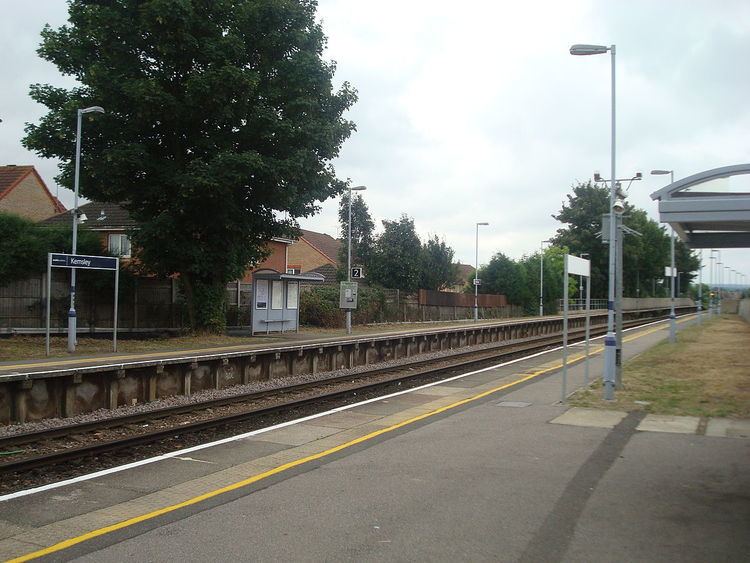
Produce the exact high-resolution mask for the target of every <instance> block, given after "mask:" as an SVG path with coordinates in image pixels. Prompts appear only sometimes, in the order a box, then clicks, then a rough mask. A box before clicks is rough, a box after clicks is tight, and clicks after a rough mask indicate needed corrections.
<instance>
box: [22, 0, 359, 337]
mask: <svg viewBox="0 0 750 563" xmlns="http://www.w3.org/2000/svg"><path fill="white" fill-rule="evenodd" d="M316 7H317V2H316V1H315V0H297V1H291V0H213V1H211V2H202V1H199V0H147V1H143V0H113V1H112V2H90V1H87V0H71V1H70V2H69V21H70V23H69V25H65V26H63V27H61V28H59V29H51V28H49V27H47V28H45V29H44V31H43V32H42V39H43V40H42V45H41V47H40V49H39V54H40V55H41V57H42V58H44V59H46V60H47V61H50V62H52V63H53V64H55V65H56V66H57V67H58V68H59V70H60V71H61V72H62V73H63V74H65V75H69V76H72V77H74V78H75V79H77V80H78V82H79V83H80V85H79V86H78V87H76V88H73V89H69V90H68V89H63V88H56V87H53V86H50V85H39V84H36V85H33V86H32V87H31V96H32V98H33V99H34V100H35V101H37V102H39V103H41V104H43V105H45V106H46V107H47V108H48V113H47V114H46V115H45V116H44V117H43V118H42V119H41V121H40V122H39V123H38V124H36V125H33V124H31V125H28V126H27V136H26V138H25V139H24V144H25V145H26V147H28V148H30V149H33V150H35V151H37V152H38V153H39V154H41V155H42V156H45V157H57V158H59V159H60V160H61V161H62V164H61V174H60V176H59V177H58V181H59V182H60V183H61V184H62V185H64V186H67V187H72V184H73V182H72V178H73V166H74V151H75V148H74V147H75V139H74V132H75V121H76V110H77V109H78V108H84V107H87V106H92V105H100V106H103V107H104V108H105V110H106V114H104V115H96V116H95V117H91V118H90V119H86V120H85V123H84V126H83V129H84V131H83V136H82V141H83V161H82V181H81V189H82V193H83V194H84V195H85V196H87V197H89V198H91V199H96V200H99V201H108V202H116V203H120V204H121V205H123V206H124V207H125V208H126V209H127V210H128V211H129V212H130V213H131V215H132V217H133V218H134V219H135V220H136V221H137V222H138V224H139V229H138V231H137V232H136V233H135V237H134V238H135V241H134V242H135V243H136V244H137V246H138V247H139V248H140V252H139V254H138V258H139V260H141V261H142V262H143V264H144V265H145V266H146V267H147V268H148V269H149V270H150V271H152V272H153V273H156V274H161V275H172V274H179V276H180V280H181V282H182V283H183V286H184V289H185V294H186V296H187V297H188V305H189V307H188V309H189V311H190V320H191V322H192V324H193V326H194V327H195V328H198V329H202V330H213V331H216V330H221V329H222V328H223V325H224V316H223V314H222V307H223V305H224V286H225V284H226V282H227V281H230V280H232V279H236V278H238V277H239V276H241V275H242V273H243V272H244V270H245V269H246V268H247V267H248V265H250V264H251V263H253V262H256V261H258V260H260V259H261V258H262V257H263V256H264V253H265V242H266V241H268V240H269V239H270V238H272V237H274V236H279V235H290V234H294V231H295V230H296V218H298V217H305V216H309V215H311V214H313V213H314V212H315V211H316V210H317V202H319V201H322V200H325V199H326V198H328V197H331V196H333V195H335V194H337V193H340V192H341V191H342V190H343V189H344V187H345V183H344V182H342V181H340V180H338V179H337V178H336V176H335V172H334V170H333V167H332V166H331V164H330V163H331V161H332V159H333V158H335V157H336V156H337V155H338V153H339V149H340V147H341V144H342V143H343V141H344V140H346V138H347V137H348V136H349V135H350V133H351V132H352V130H353V129H354V125H353V123H351V122H349V121H347V120H345V119H343V117H342V115H343V113H344V112H345V111H346V110H347V109H348V108H349V107H350V106H351V105H352V104H353V103H354V101H355V99H356V95H355V92H354V91H353V90H352V88H351V87H350V86H349V85H348V84H347V83H344V84H343V86H341V88H340V89H338V90H334V88H333V86H332V78H333V75H334V71H335V65H334V64H333V63H329V62H326V61H324V60H323V58H322V52H323V49H324V47H325V36H324V34H323V31H322V29H321V26H320V25H319V24H318V23H317V22H316V21H315V12H316ZM284 213H286V216H287V217H289V219H286V220H284V219H279V217H282V216H284Z"/></svg>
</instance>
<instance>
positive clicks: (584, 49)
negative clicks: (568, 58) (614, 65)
mask: <svg viewBox="0 0 750 563" xmlns="http://www.w3.org/2000/svg"><path fill="white" fill-rule="evenodd" d="M607 51H609V47H607V46H606V45H585V44H576V45H573V46H572V47H571V48H570V54H571V55H579V56H581V55H602V54H604V53H606V52H607Z"/></svg>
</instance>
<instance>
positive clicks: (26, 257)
mask: <svg viewBox="0 0 750 563" xmlns="http://www.w3.org/2000/svg"><path fill="white" fill-rule="evenodd" d="M72 238H73V233H72V228H64V227H44V226H41V225H39V224H37V223H34V222H33V221H30V220H29V219H25V218H23V217H20V216H18V215H15V214H12V213H0V286H4V285H7V284H9V283H10V282H13V281H17V280H23V279H26V278H28V277H30V276H33V275H38V274H40V273H41V272H44V271H45V270H46V269H47V253H49V252H70V251H71V248H72ZM77 251H78V253H79V254H91V255H100V254H102V245H101V242H100V240H99V237H98V236H97V235H96V233H93V232H91V231H88V230H86V229H81V228H79V230H78V248H77Z"/></svg>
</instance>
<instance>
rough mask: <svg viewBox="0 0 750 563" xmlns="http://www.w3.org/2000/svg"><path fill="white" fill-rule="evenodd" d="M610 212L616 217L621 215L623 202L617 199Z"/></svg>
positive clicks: (623, 209) (623, 208)
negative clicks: (615, 214)
mask: <svg viewBox="0 0 750 563" xmlns="http://www.w3.org/2000/svg"><path fill="white" fill-rule="evenodd" d="M612 211H614V212H615V213H617V214H618V215H620V214H622V212H623V211H625V202H624V201H623V200H622V199H620V198H617V199H616V200H615V204H614V205H613V206H612Z"/></svg>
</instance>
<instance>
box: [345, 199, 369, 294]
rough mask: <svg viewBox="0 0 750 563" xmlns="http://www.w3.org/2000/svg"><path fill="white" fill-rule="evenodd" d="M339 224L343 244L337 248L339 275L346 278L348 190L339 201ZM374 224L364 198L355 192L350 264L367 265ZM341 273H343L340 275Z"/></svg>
mask: <svg viewBox="0 0 750 563" xmlns="http://www.w3.org/2000/svg"><path fill="white" fill-rule="evenodd" d="M339 225H341V238H342V239H343V240H344V244H342V245H341V247H340V248H339V256H338V258H339V264H341V266H340V267H339V276H340V277H341V279H342V280H344V279H346V276H347V273H346V271H345V270H344V268H346V266H347V258H348V256H347V253H348V250H349V192H348V191H347V192H345V193H344V195H343V197H342V198H341V201H340V202H339ZM374 229H375V224H374V223H373V222H372V217H371V216H370V210H369V209H368V207H367V204H366V203H365V200H364V198H363V197H362V196H361V195H360V194H357V195H356V196H354V197H353V198H352V265H361V266H368V265H369V262H370V256H371V254H372V245H373V231H374ZM341 274H343V275H341Z"/></svg>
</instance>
